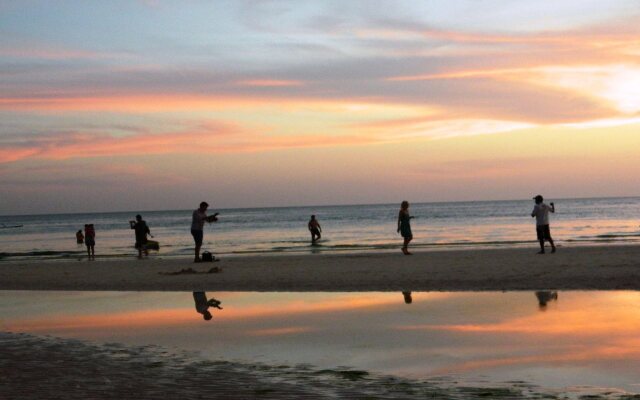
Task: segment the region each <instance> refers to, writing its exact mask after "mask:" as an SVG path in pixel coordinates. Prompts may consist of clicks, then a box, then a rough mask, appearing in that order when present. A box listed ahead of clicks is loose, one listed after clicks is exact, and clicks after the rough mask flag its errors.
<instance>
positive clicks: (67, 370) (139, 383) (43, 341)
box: [0, 332, 619, 400]
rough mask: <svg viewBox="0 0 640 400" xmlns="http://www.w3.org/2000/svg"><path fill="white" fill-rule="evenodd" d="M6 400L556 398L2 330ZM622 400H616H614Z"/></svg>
mask: <svg viewBox="0 0 640 400" xmlns="http://www.w3.org/2000/svg"><path fill="white" fill-rule="evenodd" d="M0 347H1V348H2V349H3V351H2V352H0V371H2V374H0V398H3V399H5V398H6V399H83V400H84V399H136V400H146V399H161V398H162V399H185V400H190V399H230V400H234V399H381V400H382V399H409V400H410V399H425V398H440V399H445V398H446V399H452V400H455V399H469V398H493V399H524V398H535V399H540V398H556V397H552V396H550V395H549V393H544V392H543V391H540V388H536V387H535V386H533V385H529V384H526V383H525V382H507V383H505V384H496V385H491V386H489V385H486V384H485V385H483V386H482V387H473V386H468V385H460V384H458V383H457V382H455V381H454V380H449V379H444V378H435V379H432V380H410V379H403V378H400V377H392V376H376V375H372V374H370V373H368V372H367V371H361V370H351V369H345V368H335V369H324V370H320V369H316V368H313V367H312V366H309V365H294V366H288V365H275V366H269V365H264V364H244V363H239V362H226V361H211V360H206V359H201V358H198V356H197V355H192V354H188V353H182V354H181V353H171V352H168V351H167V350H165V349H163V348H161V347H157V346H143V347H127V346H123V345H119V344H109V343H106V344H93V343H87V342H82V341H78V340H72V339H61V338H54V337H39V336H32V335H27V334H15V333H10V332H0ZM617 398H619V397H616V399H617Z"/></svg>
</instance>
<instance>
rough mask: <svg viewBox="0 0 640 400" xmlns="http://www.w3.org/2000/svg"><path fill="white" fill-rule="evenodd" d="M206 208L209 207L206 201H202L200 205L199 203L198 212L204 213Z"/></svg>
mask: <svg viewBox="0 0 640 400" xmlns="http://www.w3.org/2000/svg"><path fill="white" fill-rule="evenodd" d="M208 207H209V203H207V202H206V201H203V202H202V203H200V210H202V211H205V210H206V209H207V208H208Z"/></svg>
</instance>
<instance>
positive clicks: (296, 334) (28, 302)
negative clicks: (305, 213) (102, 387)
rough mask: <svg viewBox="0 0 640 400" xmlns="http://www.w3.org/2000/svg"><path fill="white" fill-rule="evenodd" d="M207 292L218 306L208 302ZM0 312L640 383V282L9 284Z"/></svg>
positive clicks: (238, 354)
mask: <svg viewBox="0 0 640 400" xmlns="http://www.w3.org/2000/svg"><path fill="white" fill-rule="evenodd" d="M203 296H204V297H203ZM211 299H217V300H219V301H220V304H219V306H220V307H221V308H222V309H218V308H216V307H215V305H216V303H215V302H210V303H209V304H210V306H209V307H207V306H206V301H207V300H211ZM198 303H200V304H198ZM197 308H199V309H197ZM209 312H210V313H211V316H212V317H211V319H210V320H206V319H205V318H204V316H205V315H206V314H207V313H209ZM0 321H1V322H0V328H1V330H2V331H10V332H25V333H31V334H35V335H53V336H56V337H62V338H77V339H83V340H89V341H92V342H97V343H105V342H117V343H123V344H125V345H147V344H154V345H160V346H163V347H167V348H170V349H172V350H176V351H182V350H188V351H190V352H192V353H193V354H197V355H198V356H199V357H204V358H206V359H210V360H227V361H236V362H244V363H264V364H267V365H282V364H286V365H296V364H305V365H311V366H314V367H316V368H337V367H350V368H354V369H359V370H366V371H369V372H371V373H376V374H383V375H395V376H400V377H403V378H415V379H426V378H430V379H431V378H438V379H444V380H447V381H450V382H464V383H465V384H474V385H482V384H487V385H495V384H504V385H508V384H510V383H513V382H526V383H530V384H533V385H537V386H540V387H542V388H547V389H552V390H554V391H555V392H556V393H565V394H566V393H574V394H576V395H578V394H584V393H602V392H608V391H611V390H613V391H624V392H626V393H638V392H640V293H638V292H560V293H557V292H550V291H541V292H535V293H534V292H514V293H444V292H443V293H433V292H430V293H408V292H405V293H238V292H232V293H231V292H230V293H197V294H195V295H194V293H175V292H168V293H167V292H162V293H160V292H156V293H138V292H126V293H125V292H15V291H6V292H0Z"/></svg>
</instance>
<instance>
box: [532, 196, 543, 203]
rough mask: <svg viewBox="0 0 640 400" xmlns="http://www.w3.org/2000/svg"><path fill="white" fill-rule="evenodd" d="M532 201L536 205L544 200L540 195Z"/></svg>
mask: <svg viewBox="0 0 640 400" xmlns="http://www.w3.org/2000/svg"><path fill="white" fill-rule="evenodd" d="M533 199H534V200H535V201H536V204H540V203H542V201H543V200H544V198H543V197H542V196H541V195H537V196H536V197H534V198H533Z"/></svg>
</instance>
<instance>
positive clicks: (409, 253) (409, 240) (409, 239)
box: [404, 237, 413, 256]
mask: <svg viewBox="0 0 640 400" xmlns="http://www.w3.org/2000/svg"><path fill="white" fill-rule="evenodd" d="M412 239H413V237H410V238H408V239H407V244H406V245H405V247H404V248H405V249H406V250H407V252H406V253H404V254H406V255H408V256H410V255H412V254H413V253H411V252H410V251H409V242H411V240H412Z"/></svg>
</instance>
